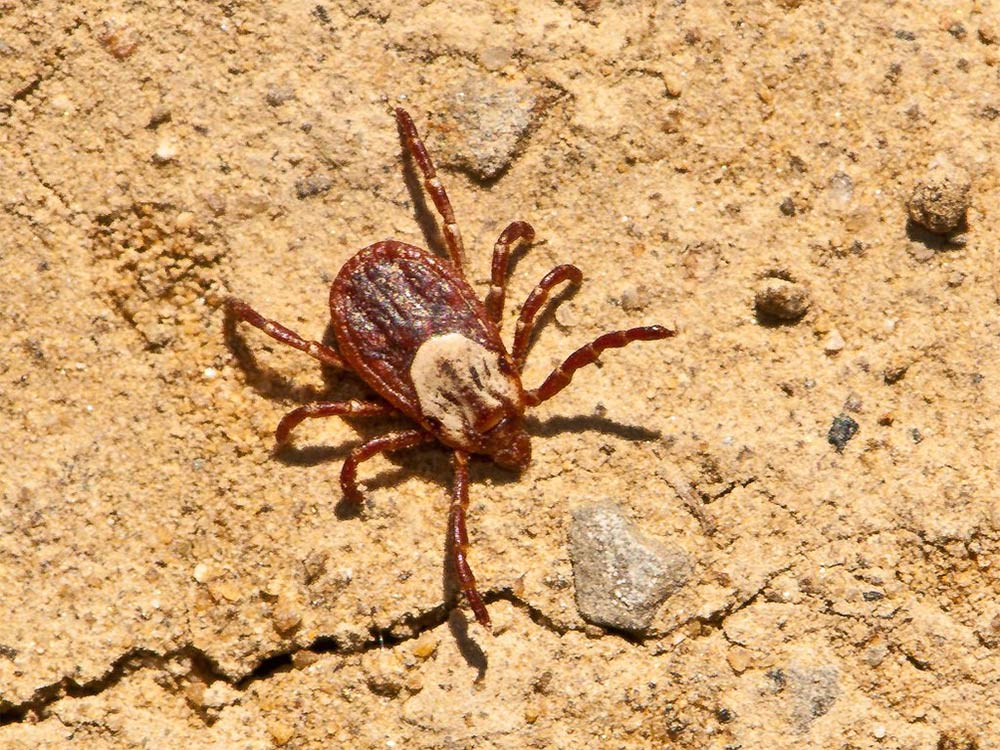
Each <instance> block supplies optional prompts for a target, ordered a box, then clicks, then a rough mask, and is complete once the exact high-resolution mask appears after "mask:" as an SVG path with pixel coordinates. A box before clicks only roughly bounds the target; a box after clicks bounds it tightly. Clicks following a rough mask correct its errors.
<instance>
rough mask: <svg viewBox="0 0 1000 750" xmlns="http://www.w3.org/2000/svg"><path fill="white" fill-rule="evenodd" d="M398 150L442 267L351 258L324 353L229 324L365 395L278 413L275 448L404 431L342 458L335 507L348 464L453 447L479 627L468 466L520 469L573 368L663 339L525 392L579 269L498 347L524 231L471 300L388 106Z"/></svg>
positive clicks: (281, 330) (572, 362) (535, 304)
mask: <svg viewBox="0 0 1000 750" xmlns="http://www.w3.org/2000/svg"><path fill="white" fill-rule="evenodd" d="M396 123H397V125H398V127H399V131H400V135H401V138H402V141H403V144H404V147H405V149H406V151H408V152H409V154H410V157H411V158H412V160H413V162H414V163H415V165H416V167H417V168H418V169H419V170H420V172H421V174H422V175H423V183H424V188H425V189H426V191H427V193H428V194H429V195H430V197H431V199H432V200H433V202H434V206H435V208H436V209H437V212H438V213H439V214H440V215H441V220H442V233H443V235H444V244H445V247H446V249H447V254H448V257H447V258H442V257H440V256H438V255H435V254H432V253H430V252H428V251H427V250H422V249H420V248H419V247H414V246H413V245H407V244H406V243H404V242H399V241H397V240H383V241H382V242H376V243H375V244H374V245H370V246H368V247H366V248H365V249H364V250H361V251H360V252H358V253H357V255H355V256H354V257H353V258H351V259H350V260H348V261H347V263H345V264H344V266H343V268H341V269H340V273H338V274H337V278H336V279H335V280H334V282H333V285H332V286H331V287H330V315H331V318H332V327H333V333H334V338H335V341H336V346H335V347H333V346H328V345H326V344H323V343H321V342H319V341H310V340H308V339H305V338H303V337H302V336H300V335H299V334H297V333H295V332H294V331H292V330H290V329H288V328H286V327H285V326H283V325H281V324H280V323H276V322H275V321H273V320H268V319H267V318H265V317H264V316H263V315H261V314H260V313H258V312H257V311H256V310H254V309H253V308H251V307H250V306H249V305H247V304H246V303H245V302H243V301H241V300H238V299H235V298H229V299H228V300H227V305H228V307H229V310H230V311H231V314H232V315H233V316H234V317H235V318H237V319H239V320H243V321H246V322H247V323H249V324H250V325H252V326H255V327H257V328H259V329H261V330H262V331H264V333H266V334H268V335H269V336H271V337H272V338H274V339H277V340H278V341H280V342H281V343H283V344H287V345H289V346H292V347H295V348H296V349H299V350H301V351H303V352H305V353H306V354H309V355H310V356H312V357H314V358H315V359H317V360H319V361H320V362H322V363H323V364H325V365H328V366H330V367H334V368H338V369H341V370H346V371H349V372H353V373H355V374H356V375H357V376H358V377H360V378H361V379H362V380H363V381H364V382H365V383H366V384H367V385H368V387H369V388H370V389H371V390H372V391H374V393H375V394H376V397H375V398H372V399H371V400H367V401H334V402H329V401H319V402H315V403H311V404H307V405H305V406H301V407H299V408H297V409H294V410H293V411H290V412H289V413H288V414H286V415H285V416H284V417H283V418H282V419H281V421H280V422H279V423H278V427H277V430H276V431H275V438H276V440H277V443H278V444H279V445H283V444H285V443H286V442H287V441H288V439H289V436H290V435H291V432H292V430H293V429H294V428H295V427H296V426H297V425H298V424H299V423H301V422H302V421H303V420H306V419H312V418H315V417H332V416H350V417H399V416H403V417H406V418H408V419H409V420H411V421H412V422H413V426H412V427H411V428H410V429H406V430H402V431H399V432H392V433H389V434H386V435H383V436H381V437H378V438H375V439H373V440H370V441H368V442H367V443H364V444H363V445H361V446H359V447H357V448H355V449H353V450H352V451H351V453H350V455H349V456H348V457H347V459H346V460H345V461H344V465H343V468H342V469H341V472H340V486H341V488H342V490H343V493H344V498H345V500H346V501H347V502H348V503H349V504H351V505H354V506H355V507H357V508H361V507H362V505H363V496H362V493H361V490H360V489H359V487H358V482H357V474H358V465H359V464H361V463H362V462H363V461H367V460H368V459H369V458H372V457H373V456H376V455H378V454H379V453H387V452H389V451H397V450H401V449H403V448H412V447H413V446H417V445H422V444H425V443H438V444H440V445H443V446H444V447H445V448H447V449H448V450H450V451H452V465H453V467H454V481H453V483H452V489H451V506H450V509H449V512H448V554H449V556H450V558H451V562H452V564H453V566H454V571H455V575H456V576H457V578H458V583H459V587H460V588H461V590H462V593H463V594H464V596H465V598H466V600H467V601H468V602H469V606H470V607H471V608H472V611H473V613H474V614H475V617H476V620H477V621H478V622H479V623H480V624H481V625H483V626H484V627H485V628H487V629H489V628H490V617H489V614H488V613H487V611H486V605H485V604H484V602H483V599H482V597H481V596H480V594H479V592H478V591H477V590H476V579H475V576H474V575H473V573H472V569H471V568H470V567H469V562H468V559H467V554H468V549H469V538H468V534H467V532H466V525H465V515H466V509H467V508H468V505H469V468H468V467H469V456H470V455H471V454H477V455H481V456H487V457H488V458H489V459H491V460H493V461H495V462H496V463H497V464H499V465H500V466H503V467H505V468H509V469H513V470H515V471H519V472H520V471H522V470H524V469H525V468H526V467H527V466H528V463H529V462H530V460H531V440H530V438H529V436H528V433H527V432H526V431H525V426H524V413H525V410H526V409H528V408H529V407H532V406H537V405H538V404H540V403H542V402H543V401H547V400H548V399H550V398H552V397H553V396H555V395H556V394H557V393H559V391H561V390H562V389H563V388H565V387H566V386H567V385H569V382H570V380H572V378H573V374H574V373H575V372H576V371H577V370H579V369H580V368H581V367H585V366H587V365H589V364H593V363H594V362H596V361H597V358H598V357H599V356H600V354H601V352H603V351H604V350H605V349H613V348H617V347H623V346H626V345H628V344H630V343H632V342H633V341H654V340H657V339H664V338H667V337H668V336H672V335H674V331H671V330H669V329H667V328H664V327H663V326H656V325H654V326H643V327H641V328H630V329H628V330H624V331H613V332H611V333H605V334H604V335H603V336H599V337H598V338H596V339H595V340H594V341H592V342H590V343H589V344H587V345H586V346H583V347H581V348H579V349H577V350H576V351H575V352H573V354H571V355H570V356H569V357H568V358H567V359H566V360H565V361H564V362H563V363H562V364H561V365H559V366H558V367H557V368H556V369H555V370H553V371H552V373H550V374H549V376H548V377H547V378H545V380H544V381H542V384H541V385H539V386H538V387H537V388H532V389H525V388H524V386H523V385H522V383H521V371H522V370H523V368H524V362H525V357H526V355H527V351H528V342H529V339H530V338H531V333H532V329H533V327H534V324H535V319H536V317H537V315H538V313H539V311H540V310H541V308H542V307H543V305H544V304H545V302H546V300H547V299H548V297H549V295H550V294H551V292H552V289H553V288H554V287H556V286H558V285H559V284H562V283H567V282H568V283H570V284H573V285H577V284H579V283H580V282H581V281H582V279H583V274H582V273H581V272H580V269H579V268H577V267H576V266H572V265H560V266H556V267H555V268H553V269H552V270H551V271H549V273H548V274H546V275H545V277H544V278H543V279H542V280H541V281H540V282H539V283H538V285H537V286H536V287H535V288H534V290H533V291H532V292H531V294H529V295H528V298H527V300H526V301H525V303H524V306H523V307H522V308H521V312H520V315H519V316H518V319H517V326H516V328H515V331H514V343H513V346H512V348H511V349H510V351H508V350H507V347H506V346H504V343H503V341H502V340H501V339H500V322H501V317H502V314H503V306H504V295H505V291H506V286H507V273H508V258H509V256H510V253H511V250H512V249H513V248H515V247H517V246H518V245H519V244H520V243H522V242H530V241H531V240H532V239H533V237H534V234H535V232H534V230H533V229H532V228H531V225H529V224H528V223H526V222H523V221H515V222H513V223H512V224H510V226H508V227H507V228H506V229H504V230H503V232H502V233H501V234H500V237H499V239H498V240H497V242H496V245H495V247H494V248H493V264H492V273H491V282H490V289H489V292H488V293H487V295H486V299H485V300H484V301H482V302H480V301H479V298H478V297H477V296H476V293H475V291H473V289H472V286H471V285H470V284H469V281H468V279H467V278H466V275H465V271H464V268H463V264H464V257H465V251H464V248H463V245H462V236H461V234H460V233H459V230H458V225H457V224H456V223H455V214H454V212H453V211H452V208H451V203H450V202H449V200H448V195H447V193H446V192H445V189H444V186H443V185H442V184H441V180H440V179H439V178H438V176H437V173H436V172H435V170H434V164H433V163H432V162H431V158H430V156H429V155H428V153H427V149H426V148H425V147H424V144H423V142H422V141H421V140H420V136H419V135H418V134H417V129H416V126H415V125H414V124H413V120H412V119H411V118H410V115H409V114H407V113H406V112H405V111H404V110H402V109H397V110H396Z"/></svg>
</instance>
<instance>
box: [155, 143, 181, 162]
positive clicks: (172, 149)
mask: <svg viewBox="0 0 1000 750" xmlns="http://www.w3.org/2000/svg"><path fill="white" fill-rule="evenodd" d="M176 158H177V146H175V145H174V144H173V143H171V142H170V141H160V144H159V145H158V146H157V147H156V151H154V152H153V161H154V162H156V163H157V164H166V163H167V162H170V161H173V160H174V159H176Z"/></svg>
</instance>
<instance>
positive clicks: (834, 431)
mask: <svg viewBox="0 0 1000 750" xmlns="http://www.w3.org/2000/svg"><path fill="white" fill-rule="evenodd" d="M857 434H858V423H857V422H855V421H854V420H853V419H851V418H850V417H849V416H847V415H846V414H841V415H839V416H836V417H834V418H833V424H832V425H830V431H829V432H828V433H827V434H826V442H828V443H829V444H830V445H832V446H833V447H834V448H836V449H837V453H843V452H844V446H845V445H847V442H848V441H849V440H850V439H851V438H852V437H854V436H855V435H857Z"/></svg>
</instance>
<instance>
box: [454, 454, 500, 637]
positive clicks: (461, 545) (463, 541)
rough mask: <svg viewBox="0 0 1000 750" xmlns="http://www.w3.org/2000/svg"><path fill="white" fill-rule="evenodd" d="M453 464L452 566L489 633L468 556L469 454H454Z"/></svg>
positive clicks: (465, 593)
mask: <svg viewBox="0 0 1000 750" xmlns="http://www.w3.org/2000/svg"><path fill="white" fill-rule="evenodd" d="M452 465H453V466H454V467H455V483H454V485H452V488H451V508H450V510H449V512H448V543H449V546H450V548H451V549H450V552H451V559H452V563H453V564H454V566H455V573H456V574H457V575H458V583H459V586H460V587H461V589H462V594H464V595H465V599H466V601H468V602H469V606H470V607H472V612H473V614H474V615H475V616H476V622H478V623H479V624H480V625H482V626H483V627H484V628H486V629H487V630H490V629H491V628H492V626H491V624H490V615H489V613H488V612H487V611H486V605H485V604H484V603H483V597H481V596H480V595H479V591H477V590H476V577H475V576H474V575H473V574H472V568H470V567H469V561H468V559H467V558H466V554H467V553H468V551H469V535H468V533H467V532H466V530H465V511H466V509H467V508H468V507H469V454H468V453H465V452H464V451H455V452H454V454H453V461H452Z"/></svg>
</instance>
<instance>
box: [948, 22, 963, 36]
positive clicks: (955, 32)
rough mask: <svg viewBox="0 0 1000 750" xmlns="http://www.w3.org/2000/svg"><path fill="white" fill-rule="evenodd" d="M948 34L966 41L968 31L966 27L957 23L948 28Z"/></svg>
mask: <svg viewBox="0 0 1000 750" xmlns="http://www.w3.org/2000/svg"><path fill="white" fill-rule="evenodd" d="M948 33H949V34H951V35H952V36H953V37H955V38H956V39H965V35H966V33H967V32H966V30H965V25H964V24H962V23H960V22H958V21H956V22H955V23H953V24H952V25H951V26H949V27H948Z"/></svg>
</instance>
